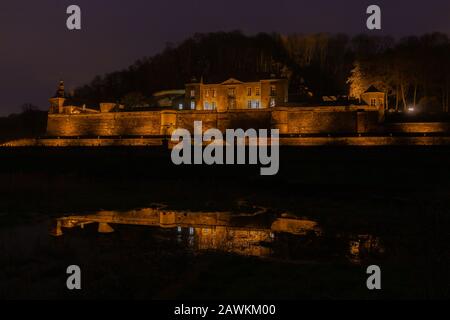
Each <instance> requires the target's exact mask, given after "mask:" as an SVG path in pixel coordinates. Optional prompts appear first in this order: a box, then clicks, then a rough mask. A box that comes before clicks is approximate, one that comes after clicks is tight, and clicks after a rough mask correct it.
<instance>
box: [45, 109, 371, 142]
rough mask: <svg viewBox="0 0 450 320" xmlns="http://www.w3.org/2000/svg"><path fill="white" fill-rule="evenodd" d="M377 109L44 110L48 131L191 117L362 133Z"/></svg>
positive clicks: (109, 132) (162, 129) (128, 127)
mask: <svg viewBox="0 0 450 320" xmlns="http://www.w3.org/2000/svg"><path fill="white" fill-rule="evenodd" d="M377 119H378V118H377V112H374V111H361V110H356V109H355V110H354V109H346V108H345V107H339V108H332V107H330V108H324V107H317V108H298V107H285V108H269V109H258V110H248V109H246V110H231V111H228V112H212V111H202V110H181V111H176V110H164V111H143V112H110V113H95V114H74V115H68V114H49V115H48V124H47V135H48V136H54V137H58V136H61V137H64V136H68V137H71V136H72V137H73V136H140V135H145V136H147V135H161V134H163V135H164V134H171V132H172V131H173V130H174V129H176V128H185V129H187V130H189V131H190V132H191V133H193V132H194V121H202V129H203V131H205V130H208V129H210V128H218V129H219V130H221V131H225V129H227V128H241V129H244V130H247V129H249V128H254V129H270V128H275V129H279V130H280V134H327V133H331V134H333V133H366V132H374V131H375V130H377V129H378V127H379V125H378V122H377Z"/></svg>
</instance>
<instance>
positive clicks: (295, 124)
mask: <svg viewBox="0 0 450 320" xmlns="http://www.w3.org/2000/svg"><path fill="white" fill-rule="evenodd" d="M272 127H273V128H277V129H279V130H280V133H281V134H302V133H304V134H320V133H365V132H373V131H376V130H377V128H378V112H376V111H357V110H347V109H345V108H317V109H316V110H314V109H313V108H305V109H303V110H302V109H300V108H282V109H278V110H274V111H273V112H272Z"/></svg>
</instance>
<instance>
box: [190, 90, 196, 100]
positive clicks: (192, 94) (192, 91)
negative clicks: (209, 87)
mask: <svg viewBox="0 0 450 320" xmlns="http://www.w3.org/2000/svg"><path fill="white" fill-rule="evenodd" d="M194 97H195V90H191V98H194Z"/></svg>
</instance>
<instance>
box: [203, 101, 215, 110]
mask: <svg viewBox="0 0 450 320" xmlns="http://www.w3.org/2000/svg"><path fill="white" fill-rule="evenodd" d="M215 108H216V103H215V102H212V103H210V102H205V105H204V109H205V110H214V109H215Z"/></svg>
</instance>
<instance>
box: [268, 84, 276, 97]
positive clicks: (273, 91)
mask: <svg viewBox="0 0 450 320" xmlns="http://www.w3.org/2000/svg"><path fill="white" fill-rule="evenodd" d="M270 95H271V96H272V97H274V96H276V95H277V87H276V86H270Z"/></svg>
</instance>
